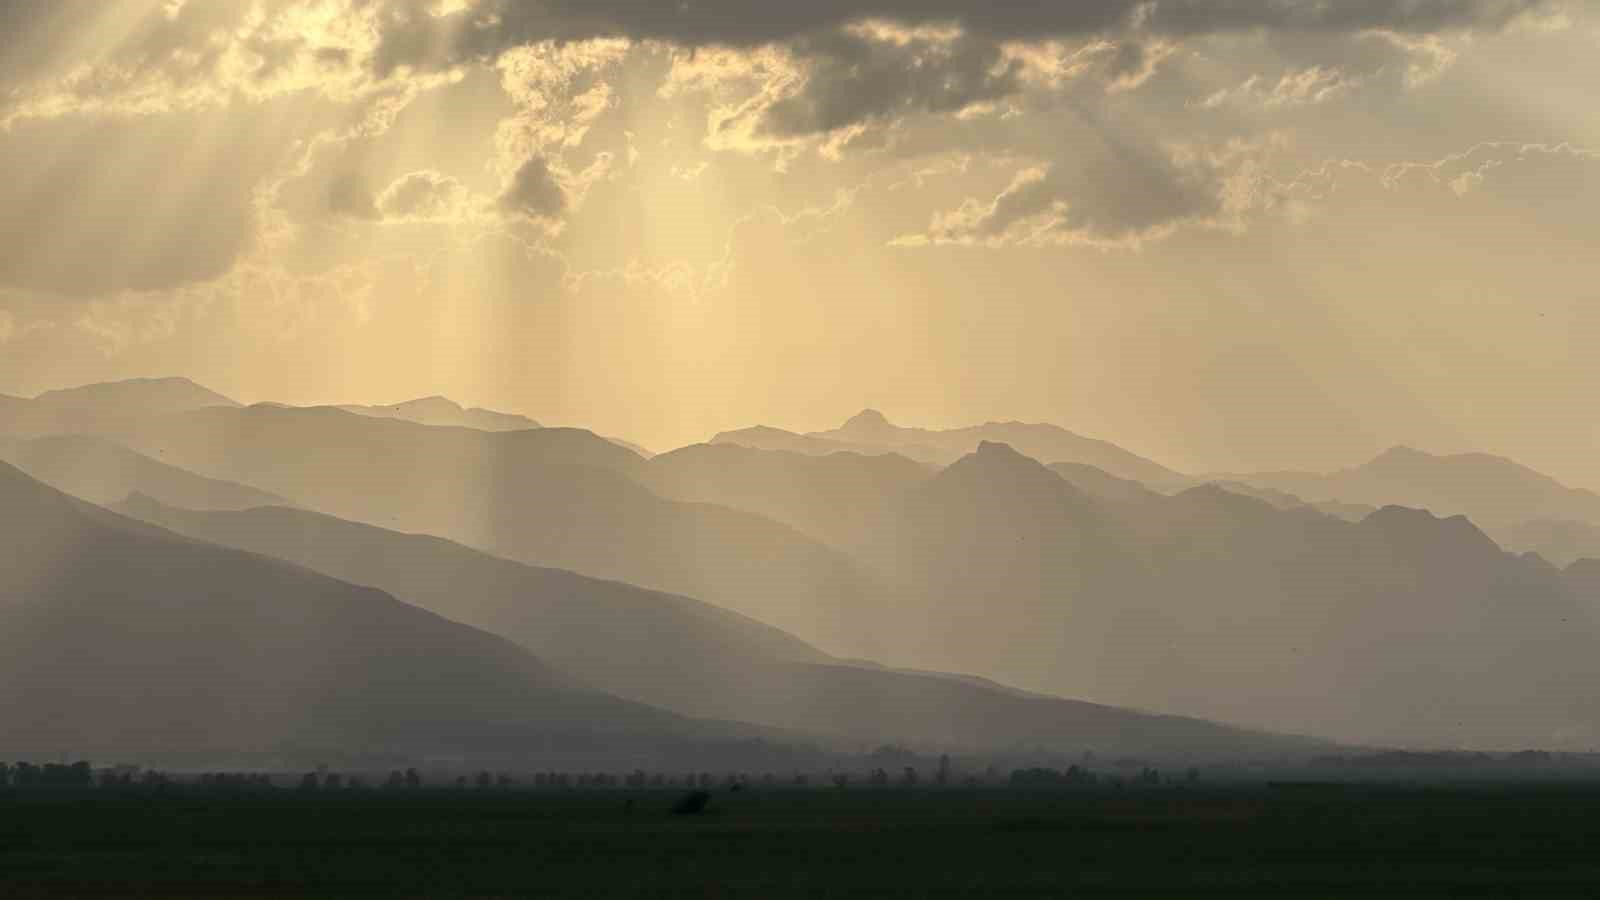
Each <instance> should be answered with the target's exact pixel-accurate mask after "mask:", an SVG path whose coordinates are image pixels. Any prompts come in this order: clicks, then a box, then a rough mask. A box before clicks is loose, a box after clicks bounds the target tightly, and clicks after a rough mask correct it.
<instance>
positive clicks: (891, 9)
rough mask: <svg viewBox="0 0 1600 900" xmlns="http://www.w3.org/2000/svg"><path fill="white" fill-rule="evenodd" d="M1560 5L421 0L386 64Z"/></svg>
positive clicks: (1322, 20)
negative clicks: (514, 49) (564, 45)
mask: <svg viewBox="0 0 1600 900" xmlns="http://www.w3.org/2000/svg"><path fill="white" fill-rule="evenodd" d="M1553 5H1555V4H1553V3H1551V2H1548V0H1352V2H1343V3H1330V2H1326V0H1230V2H1227V3H1218V2H1215V0H1161V2H1150V0H1103V2H1094V3H1006V4H995V3H990V2H982V0H818V2H808V3H783V4H776V3H774V4H762V5H761V6H759V7H756V6H752V4H750V3H749V2H747V0H695V2H689V3H661V2H658V0H546V2H543V3H528V2H522V0H479V2H476V3H473V4H470V5H467V6H465V7H464V8H463V9H461V10H460V11H458V12H456V13H455V14H453V15H447V16H436V15H431V14H429V13H428V12H427V11H426V9H425V4H423V3H421V2H420V0H410V2H406V3H390V4H388V10H389V14H388V15H387V16H386V17H385V21H384V23H383V24H384V27H383V29H382V34H383V48H382V51H381V52H380V53H379V54H378V58H379V60H380V71H389V70H391V69H393V68H394V67H397V66H401V65H409V66H417V67H424V66H440V65H450V64H454V63H456V62H459V61H461V60H463V59H468V58H472V57H474V56H476V57H490V56H493V55H495V54H497V53H498V52H499V51H501V50H503V49H505V48H507V47H510V46H515V45H518V44H522V43H529V42H533V41H537V40H545V39H555V40H579V39H585V38H592V37H627V38H631V39H648V40H662V41H668V42H673V43H677V44H680V45H683V46H706V45H715V44H725V45H733V46H742V47H753V46H759V45H763V44H770V43H783V42H789V41H793V40H795V39H797V38H801V37H804V36H807V35H813V34H817V33H820V32H825V31H830V30H836V29H839V28H842V27H844V26H848V25H854V24H858V23H861V22H863V21H868V20H882V21H889V22H894V23H896V24H899V25H903V26H927V25H932V26H955V27H957V28H958V29H959V30H961V31H963V32H965V33H968V34H972V35H977V36H981V37H987V38H998V39H1016V38H1028V39H1033V38H1043V37H1085V36H1092V35H1101V34H1106V33H1113V32H1135V31H1137V32H1141V33H1145V34H1151V35H1158V36H1160V35H1165V36H1176V37H1182V36H1187V35H1195V34H1209V33H1217V32H1225V31H1233V32H1239V31H1249V30H1252V29H1288V30H1296V31H1305V32H1324V33H1336V32H1338V33H1354V32H1359V31H1365V30H1370V29H1384V30H1389V31H1394V32H1397V33H1406V34H1418V33H1428V32H1433V31H1438V30H1442V29H1451V28H1501V27H1505V26H1507V25H1509V24H1512V23H1514V22H1517V21H1519V20H1521V19H1524V18H1525V17H1527V16H1529V15H1534V14H1539V13H1541V12H1542V11H1545V10H1547V9H1549V8H1550V7H1551V6H1553Z"/></svg>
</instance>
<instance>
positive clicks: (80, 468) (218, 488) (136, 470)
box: [0, 435, 286, 509]
mask: <svg viewBox="0 0 1600 900" xmlns="http://www.w3.org/2000/svg"><path fill="white" fill-rule="evenodd" d="M0 460H4V461H6V462H9V463H11V464H12V465H14V466H16V467H17V468H19V469H21V470H22V471H24V472H26V473H28V474H29V475H30V476H32V477H34V478H37V479H38V480H40V481H42V482H44V483H45V484H48V485H50V486H51V487H54V488H56V489H58V490H61V491H65V492H66V493H69V494H71V495H73V496H74V497H77V498H78V499H80V500H87V501H88V502H90V503H95V504H99V505H101V506H106V505H110V504H113V503H118V502H120V501H122V500H123V499H124V498H126V497H127V496H128V495H129V494H135V493H139V494H146V495H149V496H151V497H154V498H155V499H158V500H160V501H161V502H163V503H169V504H172V505H173V506H181V507H184V508H187V509H249V508H251V507H253V506H282V505H284V503H285V502H286V501H284V499H283V498H282V497H278V496H276V495H275V494H269V493H267V492H266V491H258V490H256V489H255V488H251V487H245V486H244V485H242V484H234V483H232V482H227V481H218V480H216V479H213V478H203V477H201V476H199V475H195V474H193V473H191V472H187V471H184V470H183V469H179V468H176V467H173V466H169V465H166V464H165V463H160V462H157V461H155V460H153V459H150V458H149V457H146V456H141V455H140V454H138V453H135V452H133V451H132V450H129V449H127V448H126V447H122V446H119V445H117V444H113V443H111V442H110V441H106V440H101V439H99V438H94V437H88V436H85V435H57V436H51V437H41V438H33V439H31V440H15V439H9V438H0Z"/></svg>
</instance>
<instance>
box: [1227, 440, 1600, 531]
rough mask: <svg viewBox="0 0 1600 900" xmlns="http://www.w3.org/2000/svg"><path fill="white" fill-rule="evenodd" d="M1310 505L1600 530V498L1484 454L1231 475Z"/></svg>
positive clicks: (1416, 453) (1409, 456)
mask: <svg viewBox="0 0 1600 900" xmlns="http://www.w3.org/2000/svg"><path fill="white" fill-rule="evenodd" d="M1227 477H1228V478H1230V479H1232V480H1236V481H1239V482H1243V483H1246V484H1251V485H1256V486H1259V487H1267V488H1274V489H1276V490H1281V491H1286V492H1288V493H1291V494H1294V495H1296V496H1299V497H1302V498H1304V499H1306V500H1308V501H1312V502H1318V501H1324V500H1337V501H1340V502H1343V503H1351V504H1364V505H1369V506H1375V507H1376V506H1384V505H1388V504H1400V505H1404V506H1410V507H1415V508H1418V509H1427V510H1431V511H1433V512H1435V513H1437V514H1439V515H1444V516H1451V515H1465V516H1467V517H1468V518H1470V519H1472V520H1473V521H1474V522H1476V523H1478V524H1479V525H1481V526H1483V527H1486V528H1491V529H1497V528H1501V527H1503V526H1507V525H1515V524H1519V523H1522V522H1527V521H1530V520H1534V519H1561V520H1569V521H1577V522H1588V523H1591V524H1597V525H1600V494H1596V493H1594V492H1593V491H1586V490H1581V489H1577V488H1570V487H1567V486H1566V485H1563V484H1561V483H1560V482H1558V481H1556V480H1555V479H1553V478H1550V477H1549V476H1547V475H1543V474H1540V473H1539V472H1536V471H1534V470H1533V469H1530V468H1528V467H1527V466H1523V465H1520V464H1518V463H1516V462H1514V461H1512V460H1509V459H1504V458H1502V457H1498V456H1490V455H1488V454H1484V453H1464V454H1458V455H1454V456H1435V455H1433V454H1430V453H1424V452H1422V451H1420V450H1413V449H1411V448H1409V447H1395V448H1393V449H1390V450H1387V451H1385V452H1384V453H1382V454H1381V455H1379V456H1378V457H1377V458H1375V459H1373V460H1372V461H1370V462H1368V463H1365V464H1363V465H1360V466H1356V467H1354V468H1350V469H1345V470H1342V471H1339V472H1334V473H1331V474H1327V475H1316V474H1308V473H1298V472H1269V473H1259V474H1254V475H1238V476H1227Z"/></svg>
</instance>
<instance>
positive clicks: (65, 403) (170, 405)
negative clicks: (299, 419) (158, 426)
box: [0, 378, 239, 436]
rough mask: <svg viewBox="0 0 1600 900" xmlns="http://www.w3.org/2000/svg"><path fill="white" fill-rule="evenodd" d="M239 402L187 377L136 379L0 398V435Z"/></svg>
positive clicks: (83, 427) (84, 427) (89, 426)
mask: <svg viewBox="0 0 1600 900" xmlns="http://www.w3.org/2000/svg"><path fill="white" fill-rule="evenodd" d="M238 405H239V404H237V403H235V402H234V401H233V400H230V399H228V398H227V397H224V396H222V395H221V394H218V393H217V392H215V391H212V390H210V389H208V388H205V387H201V386H200V385H198V384H195V383H194V382H192V381H190V380H189V379H187V378H136V379H132V380H129V381H113V382H106V383H102V384H89V385H84V386H82V387H76V388H67V389H64V390H58V391H47V392H45V393H43V394H40V395H39V396H37V397H35V398H33V399H32V400H20V399H18V398H7V399H6V401H4V402H0V434H14V435H23V436H39V435H46V434H63V433H71V432H79V431H94V430H95V429H96V428H98V427H101V426H103V425H104V423H107V422H113V421H126V420H133V419H138V418H141V417H145V416H157V415H164V414H168V413H177V412H187V411H190V410H196V409H205V408H208V407H237V406H238Z"/></svg>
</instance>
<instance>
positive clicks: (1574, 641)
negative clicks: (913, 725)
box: [856, 445, 1600, 746]
mask: <svg viewBox="0 0 1600 900" xmlns="http://www.w3.org/2000/svg"><path fill="white" fill-rule="evenodd" d="M856 550H857V552H858V553H860V554H861V555H862V556H863V558H865V559H869V560H872V561H873V562H874V563H875V565H877V566H878V567H879V568H880V569H881V570H882V571H884V572H885V574H886V577H890V578H892V579H893V580H894V581H895V582H896V583H897V584H900V585H903V586H905V587H906V588H907V589H906V590H905V592H904V594H903V595H902V596H904V597H907V598H919V599H916V600H909V599H908V600H906V601H904V602H905V604H906V605H905V606H902V607H901V611H900V614H899V616H898V621H899V622H900V623H901V628H900V629H899V633H900V634H902V635H905V636H907V637H908V638H910V639H911V640H912V641H913V642H914V643H913V645H912V646H910V647H908V648H906V649H907V651H908V653H909V655H911V656H912V657H913V658H916V659H918V660H919V661H922V662H924V663H925V664H926V665H928V666H929V667H933V668H953V669H957V670H962V671H979V672H983V673H986V674H991V675H994V676H996V677H998V678H1000V679H1001V680H1002V681H1008V682H1011V683H1016V684H1022V685H1024V686H1026V687H1031V688H1036V689H1044V690H1049V691H1051V692H1054V693H1062V694H1070V695H1078V696H1090V697H1093V698H1094V699H1096V700H1099V701H1103V702H1109V703H1114V704H1117V705H1132V706H1140V707H1145V708H1159V709H1166V710H1181V711H1183V712H1184V713H1186V714H1192V715H1199V716H1202V717H1205V718H1212V719H1221V720H1225V721H1235V722H1245V723H1250V724H1253V725H1257V726H1260V727H1271V728H1275V729H1277V730H1281V731H1294V732H1313V733H1320V734H1324V735H1330V736H1333V735H1341V736H1345V737H1348V738H1352V739H1360V740H1370V741H1379V742H1417V743H1433V744H1451V745H1455V744H1464V745H1473V744H1476V745H1494V746H1508V745H1516V744H1519V743H1540V742H1548V743H1564V744H1565V745H1568V746H1571V745H1575V744H1581V743H1582V742H1583V741H1585V740H1589V739H1590V738H1592V737H1594V736H1595V735H1596V734H1600V730H1597V726H1600V708H1597V705H1596V704H1595V703H1594V702H1592V701H1591V700H1590V699H1589V697H1588V696H1587V692H1586V690H1585V689H1581V688H1579V687H1578V685H1581V684H1584V683H1586V679H1587V678H1589V677H1592V675H1594V674H1600V666H1597V665H1596V663H1595V662H1594V657H1595V654H1594V650H1595V647H1596V645H1597V644H1596V641H1597V637H1600V630H1597V627H1596V623H1595V621H1594V613H1595V609H1596V607H1595V605H1594V604H1593V603H1591V602H1588V601H1586V600H1584V599H1582V598H1579V597H1577V596H1576V595H1575V594H1574V593H1573V591H1572V589H1571V587H1570V585H1569V584H1568V583H1567V581H1566V580H1565V579H1564V578H1563V576H1562V573H1561V572H1560V571H1558V570H1556V569H1554V568H1553V567H1551V566H1549V565H1548V564H1547V563H1544V562H1543V561H1541V560H1537V559H1532V558H1519V557H1516V556H1513V555H1510V554H1506V553H1504V552H1502V551H1501V550H1500V548H1499V547H1497V546H1496V545H1495V544H1494V543H1493V542H1492V541H1491V540H1489V538H1488V537H1486V536H1485V535H1484V534H1483V533H1482V532H1480V531H1478V530H1477V529H1476V528H1474V527H1473V526H1472V525H1471V523H1470V522H1468V521H1466V520H1465V519H1459V518H1458V519H1437V518H1435V517H1433V516H1431V515H1429V514H1427V513H1423V512H1417V511H1407V510H1401V509H1398V508H1393V507H1391V508H1386V509H1384V510H1380V511H1378V512H1376V513H1374V514H1372V515H1371V516H1369V517H1368V518H1367V519H1366V520H1364V521H1362V522H1360V523H1349V522H1345V521H1341V520H1339V519H1336V518H1333V517H1330V516H1327V515H1324V514H1322V513H1319V512H1317V511H1315V510H1312V509H1309V508H1303V507H1302V508H1295V509H1288V510H1281V509H1277V508H1275V507H1273V506H1272V505H1271V504H1268V503H1266V502H1263V501H1260V500H1256V499H1253V498H1249V497H1245V496H1242V495H1239V494H1237V493H1234V492H1231V491H1228V490H1226V489H1224V488H1222V487H1219V486H1215V485H1208V486H1203V487H1199V488H1194V489H1191V490H1187V491H1184V492H1182V493H1180V494H1177V495H1175V496H1171V497H1162V496H1159V495H1156V496H1151V497H1146V498H1143V499H1140V500H1136V501H1134V502H1118V501H1111V500H1104V499H1099V498H1093V497H1090V496H1089V495H1087V494H1085V493H1084V492H1082V491H1079V490H1077V489H1075V488H1074V487H1073V486H1072V485H1070V484H1068V483H1066V482H1065V481H1064V480H1063V479H1061V478H1059V477H1057V476H1055V475H1053V474H1052V473H1050V472H1049V471H1048V470H1047V469H1045V468H1044V467H1043V466H1040V465H1038V464H1037V463H1036V462H1034V461H1033V460H1030V459H1027V458H1026V457H1023V456H1021V455H1020V454H1017V453H1015V452H1014V451H1010V450H1008V449H1006V448H1002V447H997V446H995V445H985V446H984V447H982V448H980V450H979V451H978V452H977V453H975V454H973V455H972V456H969V457H967V458H965V459H963V460H962V461H960V462H959V463H957V464H956V465H954V466H952V467H950V469H948V470H946V471H945V472H944V473H942V474H941V475H940V476H938V477H937V478H935V479H932V480H931V481H929V482H928V483H927V484H925V485H923V486H921V487H919V488H917V489H915V490H913V491H912V492H911V495H910V497H909V499H908V500H907V501H905V502H904V503H902V504H900V505H899V506H898V507H897V508H896V509H895V512H894V514H893V515H892V516H891V517H890V518H889V519H887V520H886V521H885V522H884V523H883V524H882V525H881V527H879V528H878V529H876V530H875V538H874V539H873V540H872V541H869V542H867V543H864V544H863V545H861V546H859V547H857V548H856ZM913 604H915V605H913ZM1579 673H1582V674H1579Z"/></svg>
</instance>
